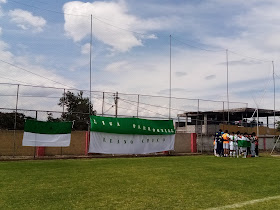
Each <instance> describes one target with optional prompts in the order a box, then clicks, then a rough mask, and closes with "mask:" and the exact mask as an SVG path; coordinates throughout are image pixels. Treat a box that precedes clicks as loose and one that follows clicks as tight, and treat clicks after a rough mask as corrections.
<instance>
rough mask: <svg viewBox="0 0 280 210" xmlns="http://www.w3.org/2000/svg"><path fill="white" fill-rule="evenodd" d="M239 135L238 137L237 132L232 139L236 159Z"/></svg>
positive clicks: (238, 133)
mask: <svg viewBox="0 0 280 210" xmlns="http://www.w3.org/2000/svg"><path fill="white" fill-rule="evenodd" d="M239 135H240V132H239V131H237V133H236V134H235V137H234V149H235V153H236V157H237V158H238V157H239V148H238V139H239Z"/></svg>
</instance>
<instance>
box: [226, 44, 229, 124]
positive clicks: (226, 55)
mask: <svg viewBox="0 0 280 210" xmlns="http://www.w3.org/2000/svg"><path fill="white" fill-rule="evenodd" d="M226 61H227V107H228V119H227V121H228V123H229V95H228V49H226Z"/></svg>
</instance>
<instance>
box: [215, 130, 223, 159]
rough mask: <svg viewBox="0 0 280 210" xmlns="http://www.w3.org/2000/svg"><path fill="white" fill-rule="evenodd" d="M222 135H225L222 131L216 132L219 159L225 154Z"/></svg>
mask: <svg viewBox="0 0 280 210" xmlns="http://www.w3.org/2000/svg"><path fill="white" fill-rule="evenodd" d="M222 135H223V131H222V129H220V130H219V131H218V132H216V134H215V139H216V144H217V148H216V155H217V157H222V154H223V141H222Z"/></svg>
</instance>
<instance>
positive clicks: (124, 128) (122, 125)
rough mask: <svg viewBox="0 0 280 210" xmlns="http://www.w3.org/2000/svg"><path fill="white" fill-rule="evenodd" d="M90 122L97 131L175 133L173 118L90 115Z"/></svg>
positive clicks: (93, 129) (92, 128)
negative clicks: (152, 118)
mask: <svg viewBox="0 0 280 210" xmlns="http://www.w3.org/2000/svg"><path fill="white" fill-rule="evenodd" d="M90 122H91V128H90V130H91V131H96V132H104V133H116V134H140V135H172V134H175V129H174V125H173V121H172V120H147V119H140V118H116V117H102V116H90Z"/></svg>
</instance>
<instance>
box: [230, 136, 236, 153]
mask: <svg viewBox="0 0 280 210" xmlns="http://www.w3.org/2000/svg"><path fill="white" fill-rule="evenodd" d="M235 138H236V136H235V134H234V132H231V134H230V135H229V156H230V157H235Z"/></svg>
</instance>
